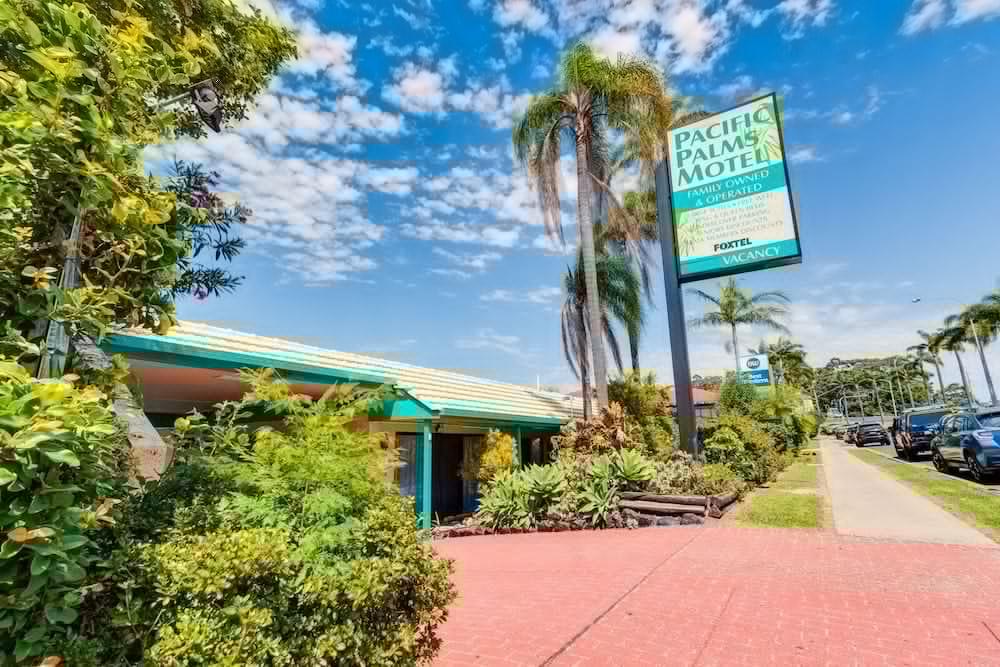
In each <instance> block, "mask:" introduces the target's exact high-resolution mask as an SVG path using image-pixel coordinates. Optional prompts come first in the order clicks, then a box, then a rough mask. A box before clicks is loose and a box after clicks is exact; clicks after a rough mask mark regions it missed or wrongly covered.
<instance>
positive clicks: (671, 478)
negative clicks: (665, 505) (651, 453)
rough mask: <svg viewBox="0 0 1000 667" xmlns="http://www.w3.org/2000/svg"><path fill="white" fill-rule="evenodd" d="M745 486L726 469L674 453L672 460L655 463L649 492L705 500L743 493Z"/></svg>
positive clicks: (734, 474)
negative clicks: (704, 498) (654, 472)
mask: <svg viewBox="0 0 1000 667" xmlns="http://www.w3.org/2000/svg"><path fill="white" fill-rule="evenodd" d="M723 469H725V470H726V472H724V471H723ZM744 486H745V483H744V482H743V481H742V479H740V478H739V476H738V475H736V473H734V472H732V471H731V470H728V468H726V466H720V465H701V464H700V463H698V462H696V461H695V460H694V459H692V458H691V456H690V455H689V454H687V453H686V452H675V453H674V454H673V455H672V456H671V457H670V460H668V461H658V462H657V463H656V477H655V478H654V479H653V481H652V482H651V483H650V485H649V488H650V490H651V491H653V492H654V493H660V494H678V495H696V496H703V495H713V494H716V495H718V494H723V493H730V492H733V491H736V492H740V491H742V489H743V487H744Z"/></svg>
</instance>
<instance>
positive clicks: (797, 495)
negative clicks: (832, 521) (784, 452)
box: [736, 455, 823, 528]
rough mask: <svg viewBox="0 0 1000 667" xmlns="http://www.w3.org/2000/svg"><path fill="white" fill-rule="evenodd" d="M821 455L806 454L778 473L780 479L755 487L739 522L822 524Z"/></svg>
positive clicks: (795, 525) (794, 525)
mask: <svg viewBox="0 0 1000 667" xmlns="http://www.w3.org/2000/svg"><path fill="white" fill-rule="evenodd" d="M818 462H819V459H818V457H814V456H809V455H804V456H802V457H801V458H800V460H798V461H796V462H795V463H793V464H792V465H790V466H788V468H787V469H786V470H785V471H784V472H783V473H781V474H780V475H779V476H778V479H777V481H775V482H772V483H771V484H768V485H767V487H766V488H763V489H758V490H757V491H755V492H754V493H753V494H752V495H751V496H750V497H749V498H748V499H747V501H746V502H745V503H744V506H743V507H741V508H739V510H738V514H737V515H736V522H737V523H738V524H740V525H743V526H761V527H769V528H819V527H820V526H821V525H822V523H823V515H822V504H821V500H820V497H819V495H817V493H816V491H817V486H818V484H819V466H818V465H816V463H818Z"/></svg>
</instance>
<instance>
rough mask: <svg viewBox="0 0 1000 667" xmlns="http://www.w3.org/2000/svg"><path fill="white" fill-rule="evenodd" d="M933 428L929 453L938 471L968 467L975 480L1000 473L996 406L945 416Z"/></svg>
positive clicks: (999, 417)
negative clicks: (933, 434)
mask: <svg viewBox="0 0 1000 667" xmlns="http://www.w3.org/2000/svg"><path fill="white" fill-rule="evenodd" d="M935 430H936V431H937V433H936V435H935V436H934V441H933V443H932V445H931V453H932V455H933V457H934V467H935V468H937V469H938V470H939V471H941V472H951V471H952V470H954V469H955V468H959V467H964V468H968V469H969V472H970V473H972V478H973V479H975V480H976V481H977V482H982V481H984V480H985V479H986V478H987V477H989V476H991V475H993V474H995V473H997V472H1000V412H998V411H997V409H996V408H991V409H988V410H979V411H976V412H963V413H960V414H957V415H949V416H947V417H944V418H943V419H942V420H941V423H940V426H939V427H938V428H937V429H935Z"/></svg>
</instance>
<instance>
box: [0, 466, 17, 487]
mask: <svg viewBox="0 0 1000 667" xmlns="http://www.w3.org/2000/svg"><path fill="white" fill-rule="evenodd" d="M16 481H17V475H15V474H14V473H12V472H11V471H10V470H7V469H6V468H0V486H7V485H8V484H10V483H11V482H16Z"/></svg>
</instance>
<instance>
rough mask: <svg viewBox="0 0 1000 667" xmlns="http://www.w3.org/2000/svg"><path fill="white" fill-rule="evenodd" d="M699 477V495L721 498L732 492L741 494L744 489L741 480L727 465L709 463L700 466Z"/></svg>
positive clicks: (743, 483)
mask: <svg viewBox="0 0 1000 667" xmlns="http://www.w3.org/2000/svg"><path fill="white" fill-rule="evenodd" d="M701 477H702V485H701V487H700V491H699V495H706V496H721V495H724V494H726V493H732V492H734V491H735V492H737V493H738V492H741V491H742V490H743V488H744V487H745V482H744V480H743V478H742V477H741V476H740V475H739V474H737V473H736V471H734V470H733V469H732V468H730V467H729V466H727V465H721V464H718V463H710V464H708V465H705V466H702V468H701Z"/></svg>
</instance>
